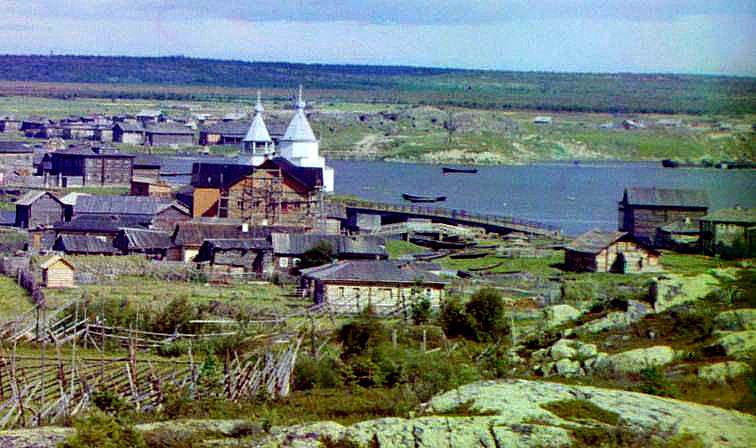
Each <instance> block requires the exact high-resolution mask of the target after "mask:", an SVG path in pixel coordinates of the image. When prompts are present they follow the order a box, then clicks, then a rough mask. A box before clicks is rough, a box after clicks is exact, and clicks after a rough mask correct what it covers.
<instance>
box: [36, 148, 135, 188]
mask: <svg viewBox="0 0 756 448" xmlns="http://www.w3.org/2000/svg"><path fill="white" fill-rule="evenodd" d="M133 161H134V155H132V154H124V153H121V152H118V151H117V150H115V149H112V148H105V147H96V146H88V145H71V146H69V147H68V148H66V149H62V150H59V151H55V152H51V153H47V154H45V156H44V157H43V159H42V164H41V174H42V176H43V177H44V184H45V185H47V186H52V187H64V188H65V187H70V186H129V185H130V183H131V176H132V164H133Z"/></svg>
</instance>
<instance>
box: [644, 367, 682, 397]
mask: <svg viewBox="0 0 756 448" xmlns="http://www.w3.org/2000/svg"><path fill="white" fill-rule="evenodd" d="M640 380H641V382H640V385H639V386H638V389H639V390H640V391H641V392H643V393H646V394H651V395H658V396H661V397H675V396H677V395H678V391H677V388H676V387H675V386H674V385H673V384H672V383H671V382H670V381H669V379H667V375H666V374H665V373H664V368H662V367H660V366H655V367H647V368H645V369H643V370H641V371H640Z"/></svg>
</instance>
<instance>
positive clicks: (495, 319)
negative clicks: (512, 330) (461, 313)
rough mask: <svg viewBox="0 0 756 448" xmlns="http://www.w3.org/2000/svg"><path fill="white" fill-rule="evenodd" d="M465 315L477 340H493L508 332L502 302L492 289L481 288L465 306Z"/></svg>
mask: <svg viewBox="0 0 756 448" xmlns="http://www.w3.org/2000/svg"><path fill="white" fill-rule="evenodd" d="M465 314H467V316H468V318H469V319H470V322H471V324H472V326H473V329H474V330H475V338H476V339H478V340H490V339H494V338H496V337H498V336H501V335H502V334H506V333H507V332H508V330H509V329H508V328H507V325H506V321H505V319H504V301H503V300H502V298H501V294H500V293H499V291H497V290H496V289H494V288H482V289H479V290H478V291H477V292H476V293H475V294H473V295H472V297H471V298H470V301H469V302H467V304H466V305H465Z"/></svg>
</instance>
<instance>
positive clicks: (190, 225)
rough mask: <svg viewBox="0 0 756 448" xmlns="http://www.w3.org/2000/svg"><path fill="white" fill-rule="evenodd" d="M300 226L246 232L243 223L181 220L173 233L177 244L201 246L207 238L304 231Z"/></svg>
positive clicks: (261, 235)
mask: <svg viewBox="0 0 756 448" xmlns="http://www.w3.org/2000/svg"><path fill="white" fill-rule="evenodd" d="M302 231H303V228H302V227H298V226H254V227H249V228H248V229H247V231H246V232H244V231H243V230H242V226H241V224H218V223H203V222H196V221H192V222H180V223H178V224H177V225H176V230H175V231H174V233H173V242H174V243H175V244H176V245H179V246H184V245H189V246H199V245H201V244H202V243H203V242H204V241H205V240H208V239H213V240H220V239H244V240H246V239H255V238H268V237H270V235H271V234H272V233H274V232H275V233H284V232H302Z"/></svg>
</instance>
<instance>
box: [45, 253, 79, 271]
mask: <svg viewBox="0 0 756 448" xmlns="http://www.w3.org/2000/svg"><path fill="white" fill-rule="evenodd" d="M59 261H60V262H63V263H65V264H66V265H68V267H70V268H71V269H74V265H72V264H71V262H70V261H68V260H66V259H65V258H63V257H61V256H60V255H53V256H51V257H48V258H47V259H46V260H43V261H42V262H41V263H40V264H39V267H40V269H47V268H49V267H50V266H52V265H54V264H55V263H57V262H59Z"/></svg>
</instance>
